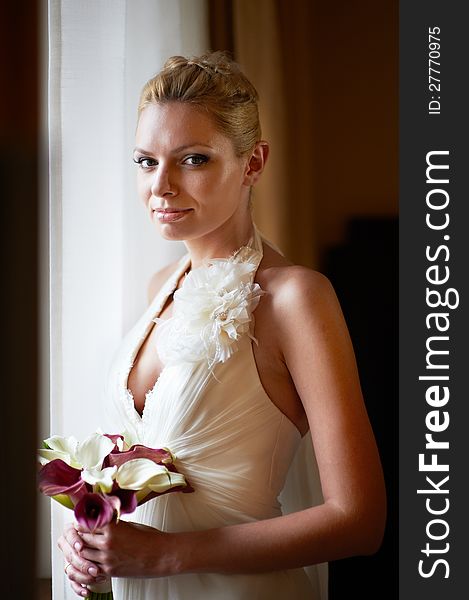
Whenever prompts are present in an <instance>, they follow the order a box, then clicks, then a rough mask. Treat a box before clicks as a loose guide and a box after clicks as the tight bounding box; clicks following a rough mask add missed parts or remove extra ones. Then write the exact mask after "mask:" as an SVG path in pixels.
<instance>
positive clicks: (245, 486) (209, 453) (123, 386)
mask: <svg viewBox="0 0 469 600" xmlns="http://www.w3.org/2000/svg"><path fill="white" fill-rule="evenodd" d="M261 258H262V241H261V239H260V237H259V234H258V233H257V231H256V233H255V237H254V240H253V248H252V252H250V251H248V252H247V253H245V254H244V259H243V260H250V261H255V269H254V270H253V272H252V279H253V278H254V276H255V270H256V269H257V266H258V265H259V263H260V260H261ZM189 264H190V261H189V257H188V256H185V257H183V258H182V259H181V261H180V262H179V264H178V266H177V268H176V270H175V272H174V274H173V275H172V276H171V277H170V278H169V279H168V280H167V282H166V283H165V284H164V285H163V287H162V288H161V290H160V292H159V293H158V294H157V295H156V297H155V298H154V300H153V302H152V303H151V305H150V306H149V307H148V309H147V310H146V312H145V313H144V315H143V316H142V317H141V319H140V320H139V321H138V322H137V324H136V325H135V327H134V328H133V329H132V330H131V331H130V332H129V333H128V335H127V336H126V337H125V339H124V341H123V343H122V345H121V347H120V349H119V351H118V353H117V354H116V356H115V358H114V361H113V366H112V368H111V370H110V373H109V381H108V390H107V399H108V413H109V416H110V418H112V421H111V423H112V426H113V427H114V428H115V430H114V431H115V432H118V431H119V432H122V431H126V432H127V434H128V435H130V438H131V439H132V440H133V441H134V442H135V443H136V442H138V443H142V444H145V445H147V446H150V447H153V448H160V447H166V448H169V449H170V450H171V452H172V453H173V454H174V455H175V456H176V461H175V465H176V467H177V469H178V471H180V472H181V473H183V474H184V475H185V476H186V477H187V479H188V481H189V482H190V484H191V485H192V487H193V488H194V490H195V491H194V492H193V493H179V492H177V493H170V494H167V495H163V496H161V497H159V498H155V499H153V500H151V501H149V502H147V503H145V504H144V505H142V506H141V507H138V508H137V510H136V511H135V512H134V513H133V514H132V515H129V518H128V520H130V521H134V522H139V523H143V524H146V525H150V526H152V527H156V528H158V529H160V530H162V531H167V532H178V531H194V530H204V529H211V528H218V527H223V526H226V525H231V524H237V523H248V522H252V521H257V520H261V519H268V518H272V517H277V516H280V515H281V514H282V507H281V503H280V501H279V495H280V493H281V492H282V489H283V488H284V486H285V482H286V479H287V473H288V471H289V467H290V465H291V463H292V461H293V459H294V456H295V453H296V452H297V450H298V448H299V446H300V444H301V436H300V433H299V431H298V430H297V428H296V427H295V426H294V425H293V423H292V422H291V421H290V420H289V419H288V418H287V417H286V416H285V415H284V414H283V413H282V412H281V411H280V410H279V409H278V408H277V407H276V406H275V405H274V404H273V403H272V401H271V400H270V398H269V397H268V395H267V394H266V392H265V390H264V388H263V387H262V384H261V381H260V379H259V375H258V372H257V367H256V363H255V359H254V354H253V347H252V343H253V341H252V339H251V337H250V336H249V335H247V334H245V335H243V336H242V337H241V338H240V339H239V340H238V341H237V351H235V352H234V353H233V354H232V355H231V356H230V357H229V358H228V359H227V360H226V361H225V362H219V363H217V364H216V365H214V366H213V368H212V369H210V368H208V367H207V361H199V362H187V361H184V360H182V361H181V362H176V363H175V364H174V362H173V363H171V364H169V365H165V367H164V368H163V370H162V372H161V374H160V376H159V378H158V380H157V381H156V383H155V385H154V387H153V389H152V390H150V391H149V392H148V393H147V395H146V401H145V407H144V411H143V414H142V416H140V415H139V413H138V412H137V411H136V410H135V406H134V401H133V397H132V395H131V393H130V392H129V390H128V389H127V381H128V376H129V373H130V370H131V368H132V365H133V362H134V360H135V357H136V355H137V353H138V351H139V349H140V347H141V346H142V344H143V342H144V340H145V339H146V337H147V336H148V334H149V333H150V331H151V328H152V327H153V326H154V322H153V319H155V317H158V315H159V314H160V312H161V310H162V308H163V306H164V304H165V303H166V301H167V299H168V297H169V296H170V295H171V294H172V293H173V292H174V290H175V289H176V287H177V283H178V281H179V279H180V277H181V276H182V274H183V273H185V271H186V270H187V268H188V266H189ZM183 286H184V284H183ZM260 302H262V297H261V298H260ZM174 309H175V310H176V305H175V307H174ZM173 316H174V315H173ZM252 317H253V315H252ZM251 325H252V324H251ZM156 326H157V327H158V325H156ZM251 330H252V329H251ZM155 351H156V350H155ZM114 431H113V432H114ZM305 437H309V434H307V436H305ZM313 459H314V457H313ZM313 462H314V460H313ZM303 468H304V467H303ZM303 476H304V478H303ZM308 477H309V478H310V479H311V477H313V478H315V481H313V487H314V489H315V490H316V491H315V492H314V493H313V496H314V494H316V499H314V498H313V500H312V502H315V503H319V502H320V485H319V481H318V474H317V470H315V465H314V464H313V465H312V470H311V471H310V472H309V473H308V474H305V473H303V474H302V473H301V471H299V472H297V474H296V475H295V476H294V477H293V479H294V480H295V481H296V484H297V486H299V487H301V486H302V485H303V487H305V486H306V483H307V482H306V480H307V478H308ZM292 485H295V483H293V484H292ZM300 491H301V490H300ZM284 493H285V492H284ZM292 499H293V503H295V502H296V501H297V500H298V494H297V493H295V491H294V490H293V493H292ZM318 567H320V566H316V567H312V568H309V570H308V574H306V571H305V570H304V569H302V568H300V569H293V570H283V571H273V572H268V573H254V574H236V575H226V574H218V573H202V574H198V573H195V574H192V573H191V574H182V575H176V576H170V577H161V578H154V579H132V578H115V579H113V582H112V584H113V593H114V598H115V600H199V599H200V600H325V598H326V594H325V592H324V588H325V586H324V582H323V581H322V582H321V581H320V579H321V577H322V575H321V573H320V568H318ZM321 590H322V591H321Z"/></svg>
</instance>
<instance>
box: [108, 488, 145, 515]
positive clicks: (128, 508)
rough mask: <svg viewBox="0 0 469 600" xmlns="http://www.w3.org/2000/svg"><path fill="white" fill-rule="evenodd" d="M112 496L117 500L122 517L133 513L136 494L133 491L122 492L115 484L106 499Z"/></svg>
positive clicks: (135, 505)
mask: <svg viewBox="0 0 469 600" xmlns="http://www.w3.org/2000/svg"><path fill="white" fill-rule="evenodd" d="M112 496H116V497H117V498H119V500H120V512H121V514H123V515H125V514H130V513H133V512H134V510H135V509H136V508H137V505H138V502H137V494H136V493H135V492H134V491H133V490H122V489H120V487H119V486H118V485H117V483H115V484H114V489H113V490H112V492H111V493H110V494H107V497H108V498H109V497H112Z"/></svg>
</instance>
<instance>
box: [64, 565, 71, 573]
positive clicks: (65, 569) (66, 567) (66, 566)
mask: <svg viewBox="0 0 469 600" xmlns="http://www.w3.org/2000/svg"><path fill="white" fill-rule="evenodd" d="M71 566H72V563H67V564H66V565H65V568H64V573H65V575H67V569H68V567H71Z"/></svg>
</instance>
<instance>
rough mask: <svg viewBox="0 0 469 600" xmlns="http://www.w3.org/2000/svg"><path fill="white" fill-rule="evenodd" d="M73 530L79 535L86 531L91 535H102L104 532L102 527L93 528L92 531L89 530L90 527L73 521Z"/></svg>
mask: <svg viewBox="0 0 469 600" xmlns="http://www.w3.org/2000/svg"><path fill="white" fill-rule="evenodd" d="M75 531H76V532H78V533H79V534H80V535H83V534H87V533H88V534H92V535H104V533H105V529H104V528H99V529H94V530H93V531H91V530H90V529H87V528H86V527H83V525H80V523H75Z"/></svg>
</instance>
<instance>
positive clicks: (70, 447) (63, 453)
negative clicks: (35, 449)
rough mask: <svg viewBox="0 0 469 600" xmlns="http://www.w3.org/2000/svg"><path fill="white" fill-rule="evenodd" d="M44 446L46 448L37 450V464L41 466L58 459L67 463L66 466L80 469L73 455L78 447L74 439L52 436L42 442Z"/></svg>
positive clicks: (71, 437)
mask: <svg viewBox="0 0 469 600" xmlns="http://www.w3.org/2000/svg"><path fill="white" fill-rule="evenodd" d="M44 444H45V445H46V446H47V447H46V448H41V449H40V450H39V462H40V463H41V464H42V465H45V464H47V463H48V462H50V461H51V460H55V459H56V458H59V459H60V460H63V461H64V462H65V463H67V465H70V466H72V467H76V468H80V466H81V465H80V464H78V463H77V462H76V459H75V453H76V450H77V447H78V441H77V439H76V438H75V437H73V436H70V437H62V436H60V435H54V436H52V437H50V438H48V439H47V440H44Z"/></svg>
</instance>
